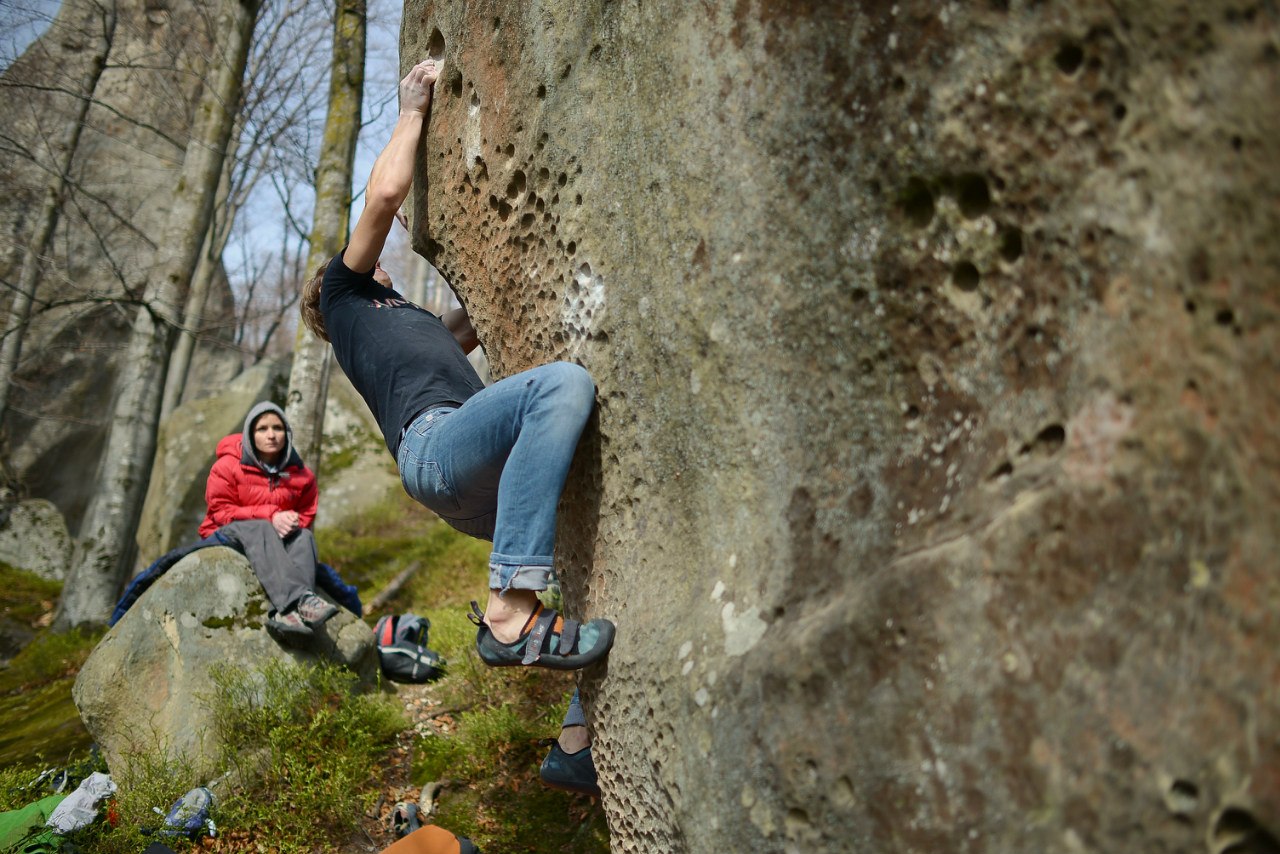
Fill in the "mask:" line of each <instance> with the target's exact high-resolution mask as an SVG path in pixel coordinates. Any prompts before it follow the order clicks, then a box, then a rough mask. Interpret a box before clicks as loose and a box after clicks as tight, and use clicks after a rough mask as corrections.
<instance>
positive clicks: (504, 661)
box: [476, 622, 616, 670]
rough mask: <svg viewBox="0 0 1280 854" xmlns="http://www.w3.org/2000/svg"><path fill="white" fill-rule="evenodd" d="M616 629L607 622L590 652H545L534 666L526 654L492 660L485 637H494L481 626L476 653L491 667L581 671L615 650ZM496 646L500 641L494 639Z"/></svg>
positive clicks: (477, 636) (510, 655)
mask: <svg viewBox="0 0 1280 854" xmlns="http://www.w3.org/2000/svg"><path fill="white" fill-rule="evenodd" d="M615 632H616V629H615V627H614V625H613V623H611V622H605V623H603V624H602V625H601V628H600V640H599V641H598V642H597V643H596V645H595V646H594V647H592V649H591V651H590V652H584V653H579V654H578V655H557V654H555V653H550V652H544V653H542V654H541V655H540V656H538V660H537V661H535V662H533V664H525V663H524V661H523V658H524V653H515V652H511V653H509V654H508V655H509V657H508V655H501V657H498V656H495V657H493V658H490V657H489V655H486V653H489V654H490V655H492V650H491V649H489V648H487V647H486V646H485V645H484V637H485V635H489V637H493V635H492V633H490V632H489V627H488V626H481V627H480V628H479V629H478V630H477V631H476V652H477V653H479V655H480V660H481V661H483V662H484V663H485V664H487V665H489V666H490V667H544V668H546V669H547V670H581V669H582V668H584V667H589V666H590V665H592V664H595V663H596V662H597V661H599V660H600V659H602V658H604V657H605V656H606V655H608V654H609V650H611V649H613V637H614V634H615ZM493 642H494V643H495V644H496V643H498V640H497V639H496V638H494V641H493Z"/></svg>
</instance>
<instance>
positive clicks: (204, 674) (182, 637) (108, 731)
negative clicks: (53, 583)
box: [72, 546, 378, 776]
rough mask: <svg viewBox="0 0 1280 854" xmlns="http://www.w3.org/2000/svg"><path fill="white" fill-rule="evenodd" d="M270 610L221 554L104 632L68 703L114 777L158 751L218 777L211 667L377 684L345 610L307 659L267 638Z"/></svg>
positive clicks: (236, 563)
mask: <svg viewBox="0 0 1280 854" xmlns="http://www.w3.org/2000/svg"><path fill="white" fill-rule="evenodd" d="M270 607H271V606H270V604H269V603H268V602H267V600H266V596H265V595H264V594H263V592H262V586H261V585H260V584H259V583H258V580H257V578H256V577H255V576H254V574H253V570H252V569H251V568H250V566H249V562H248V561H247V560H245V559H244V557H243V556H241V555H240V554H239V553H237V552H235V551H233V550H232V549H229V548H223V547H221V546H218V547H214V548H208V549H201V550H199V551H197V552H194V553H193V554H191V555H190V556H188V557H187V558H185V559H184V560H182V561H181V562H179V563H178V564H177V565H176V566H174V567H173V569H171V570H169V571H168V572H167V573H165V574H164V576H162V577H161V578H160V580H159V581H157V582H156V583H155V584H154V585H153V586H152V587H151V588H150V589H149V590H147V592H146V593H144V594H143V595H142V597H141V598H140V599H139V600H138V601H137V602H136V603H135V604H134V606H133V607H132V608H130V609H129V611H128V613H126V614H125V616H124V617H123V618H122V619H121V620H120V622H118V623H116V625H115V626H114V627H113V628H112V629H111V631H109V632H107V634H106V636H105V637H104V638H103V639H102V641H101V642H100V643H99V644H98V646H97V648H96V649H94V651H93V653H92V655H90V656H89V660H88V661H86V662H85V665H84V667H83V668H82V669H81V671H80V674H79V676H77V677H76V683H75V687H74V688H73V689H72V697H73V699H74V700H75V703H76V708H78V709H79V710H80V717H81V718H82V719H83V720H84V724H85V727H87V728H88V730H89V732H90V734H92V735H93V738H94V740H95V741H96V742H97V743H98V745H99V746H100V747H101V748H102V752H103V756H104V758H105V759H106V760H107V764H108V765H109V766H110V767H111V769H112V771H113V772H114V773H117V774H120V773H124V770H125V769H126V768H127V767H128V765H129V764H130V763H131V762H136V761H139V755H138V754H139V751H155V750H157V749H161V750H164V751H165V752H166V753H167V755H169V756H170V757H171V758H175V759H176V758H178V757H181V756H185V757H186V758H187V760H188V761H190V762H191V763H192V767H193V768H194V769H196V771H195V773H196V775H197V776H208V775H210V774H212V773H213V771H214V768H213V765H212V760H213V758H214V757H215V756H216V744H215V743H214V741H213V739H214V738H215V735H214V732H213V729H212V720H213V718H212V715H211V712H210V710H209V708H208V706H207V703H206V702H205V700H204V699H203V698H202V695H207V694H208V693H209V692H210V691H211V690H212V688H213V683H212V682H211V681H210V673H211V671H212V668H213V667H214V666H217V665H230V666H233V667H244V668H253V667H261V666H262V664H263V663H265V662H267V661H269V660H273V659H285V658H290V659H293V660H295V661H298V662H314V661H317V660H319V658H320V657H321V656H323V657H325V658H329V659H332V660H335V661H338V662H341V663H342V664H344V665H346V666H347V667H349V668H350V669H351V670H353V671H354V672H356V673H357V674H358V675H359V676H360V677H361V679H362V680H363V681H364V682H366V683H369V684H372V682H373V680H374V679H375V677H376V675H377V668H378V662H377V653H376V648H375V646H374V638H373V632H372V631H371V630H370V629H369V627H368V626H367V625H365V624H364V623H363V622H362V621H360V620H359V619H358V618H357V617H355V616H354V615H353V614H351V613H350V612H348V611H346V610H343V609H340V610H339V611H338V614H337V615H336V616H334V617H332V618H331V619H329V620H328V621H327V622H326V623H325V624H324V627H323V628H322V629H321V630H320V631H318V632H317V633H316V639H315V641H314V648H313V649H312V650H311V651H307V652H303V651H299V650H290V649H286V648H285V647H282V646H281V645H280V644H279V643H278V642H277V641H276V640H275V639H274V638H273V637H272V636H271V635H270V634H268V632H267V630H266V628H264V621H265V619H266V615H267V612H268V611H269V610H270Z"/></svg>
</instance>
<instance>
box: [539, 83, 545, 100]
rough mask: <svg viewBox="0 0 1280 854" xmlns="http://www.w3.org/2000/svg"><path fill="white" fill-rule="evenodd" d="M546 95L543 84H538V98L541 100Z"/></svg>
mask: <svg viewBox="0 0 1280 854" xmlns="http://www.w3.org/2000/svg"><path fill="white" fill-rule="evenodd" d="M546 97H547V87H546V86H543V85H540V86H538V100H539V101H541V100H542V99H543V98H546Z"/></svg>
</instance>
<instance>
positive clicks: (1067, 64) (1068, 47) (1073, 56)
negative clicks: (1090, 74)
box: [1053, 42, 1084, 76]
mask: <svg viewBox="0 0 1280 854" xmlns="http://www.w3.org/2000/svg"><path fill="white" fill-rule="evenodd" d="M1053 62H1054V64H1055V65H1057V66H1058V70H1059V71H1061V72H1062V73H1063V74H1066V75H1068V76H1070V75H1072V74H1075V73H1076V72H1077V71H1079V70H1080V66H1081V64H1082V63H1083V62H1084V49H1083V48H1081V47H1080V45H1078V44H1076V43H1075V42H1066V43H1064V44H1063V45H1062V46H1061V47H1059V48H1058V52H1057V53H1055V54H1054V55H1053Z"/></svg>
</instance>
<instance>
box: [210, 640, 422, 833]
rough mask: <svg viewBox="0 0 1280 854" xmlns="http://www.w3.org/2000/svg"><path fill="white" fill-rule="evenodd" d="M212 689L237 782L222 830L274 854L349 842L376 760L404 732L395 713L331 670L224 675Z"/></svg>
mask: <svg viewBox="0 0 1280 854" xmlns="http://www.w3.org/2000/svg"><path fill="white" fill-rule="evenodd" d="M213 681H214V693H213V697H212V703H213V709H214V715H215V720H216V727H217V730H218V733H219V736H220V738H221V740H222V743H223V749H224V753H223V761H224V764H225V767H226V768H227V770H228V771H229V772H231V777H230V779H232V780H236V781H239V786H238V787H237V788H236V789H235V790H234V791H233V792H231V793H230V794H228V795H227V796H226V797H225V800H224V803H222V804H221V806H220V816H221V818H220V823H222V824H223V825H224V826H225V827H226V828H243V829H251V830H252V831H253V833H254V835H255V836H256V837H257V838H259V839H267V840H271V844H272V845H273V846H275V847H276V848H278V849H279V850H280V851H281V852H291V851H310V850H313V849H315V848H316V847H317V846H319V847H321V848H323V847H324V846H326V845H328V844H330V843H331V842H332V840H334V839H339V838H343V837H344V836H345V835H349V834H350V833H351V832H352V831H353V830H354V829H355V828H356V826H357V823H358V821H359V817H360V815H361V814H363V813H364V812H365V811H366V810H367V809H368V808H369V807H370V806H371V804H372V803H373V800H374V799H375V798H376V797H377V786H376V781H375V780H374V779H373V769H374V768H375V767H376V764H377V760H378V759H379V758H380V757H381V756H382V755H383V754H384V753H385V752H386V750H387V748H388V747H389V746H390V744H391V743H392V742H393V741H394V739H395V737H396V735H397V734H399V733H400V732H401V731H402V730H404V729H405V727H406V721H405V720H404V717H403V715H402V714H401V712H400V710H399V709H398V708H397V707H396V706H395V705H394V704H393V703H392V702H391V701H390V700H389V699H388V698H386V697H385V696H383V695H379V694H357V693H354V691H355V689H356V684H357V680H356V677H355V676H354V675H353V674H352V673H351V672H350V671H347V670H345V669H343V668H341V667H339V666H337V665H333V664H319V665H316V666H314V667H304V666H300V665H296V664H291V663H281V662H274V663H272V664H269V665H268V666H266V667H264V668H263V669H262V670H260V671H256V672H246V671H243V670H235V669H230V668H224V669H222V670H219V671H217V672H215V674H214V677H213Z"/></svg>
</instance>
